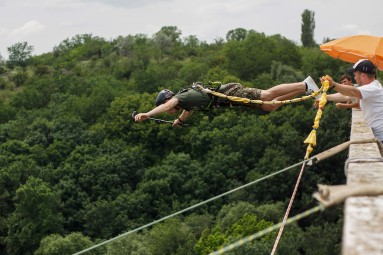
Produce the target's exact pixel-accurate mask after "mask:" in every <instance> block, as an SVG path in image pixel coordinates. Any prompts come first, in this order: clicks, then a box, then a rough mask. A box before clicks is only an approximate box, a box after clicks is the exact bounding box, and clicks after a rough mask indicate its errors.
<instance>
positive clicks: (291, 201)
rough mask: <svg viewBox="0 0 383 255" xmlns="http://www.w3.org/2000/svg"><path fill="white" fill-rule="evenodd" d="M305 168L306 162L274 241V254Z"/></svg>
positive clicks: (272, 252) (272, 253)
mask: <svg viewBox="0 0 383 255" xmlns="http://www.w3.org/2000/svg"><path fill="white" fill-rule="evenodd" d="M304 169H305V164H303V165H302V168H301V171H300V172H299V176H298V180H297V182H296V184H295V187H294V191H293V194H292V195H291V198H290V202H289V206H288V207H287V210H286V213H285V216H284V217H283V221H282V223H281V227H280V229H279V232H278V236H277V238H276V239H275V243H274V246H273V250H272V251H271V255H274V253H275V251H276V250H277V247H278V244H279V240H280V239H281V236H282V232H283V229H284V228H285V225H286V221H287V217H289V213H290V209H291V207H292V205H293V202H294V199H295V195H296V194H297V190H298V187H299V183H300V182H301V179H302V175H303V170H304Z"/></svg>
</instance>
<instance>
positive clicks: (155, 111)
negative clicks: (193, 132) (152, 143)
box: [134, 97, 178, 121]
mask: <svg viewBox="0 0 383 255" xmlns="http://www.w3.org/2000/svg"><path fill="white" fill-rule="evenodd" d="M177 104H178V99H177V98H176V97H172V98H171V99H170V100H169V101H167V102H166V103H164V104H161V105H159V106H157V107H156V108H154V109H152V110H151V111H149V112H146V113H139V114H137V115H136V116H135V117H134V119H135V121H143V120H146V119H147V118H149V117H151V116H153V115H157V114H160V113H163V112H166V111H168V110H170V109H172V108H174V107H176V106H177Z"/></svg>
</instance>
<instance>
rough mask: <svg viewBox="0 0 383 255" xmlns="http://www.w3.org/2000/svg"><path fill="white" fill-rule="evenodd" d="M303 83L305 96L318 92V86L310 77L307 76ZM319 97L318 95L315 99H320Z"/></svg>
mask: <svg viewBox="0 0 383 255" xmlns="http://www.w3.org/2000/svg"><path fill="white" fill-rule="evenodd" d="M303 82H304V83H306V84H307V94H309V95H311V94H312V93H314V92H315V91H318V90H319V88H318V86H317V85H316V83H315V81H314V80H313V78H311V76H307V78H306V79H305V80H304V81H303ZM320 96H321V95H320V94H319V95H317V96H316V97H315V98H316V99H318V98H320Z"/></svg>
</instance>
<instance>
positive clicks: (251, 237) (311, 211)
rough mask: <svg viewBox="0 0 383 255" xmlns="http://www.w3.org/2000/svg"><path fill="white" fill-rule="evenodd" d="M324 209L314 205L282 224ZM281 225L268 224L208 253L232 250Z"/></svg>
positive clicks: (213, 254) (215, 253)
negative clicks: (258, 230) (256, 231)
mask: <svg viewBox="0 0 383 255" xmlns="http://www.w3.org/2000/svg"><path fill="white" fill-rule="evenodd" d="M324 209H325V207H324V206H323V205H322V204H320V205H318V206H316V207H313V208H311V209H309V210H307V211H305V212H303V213H300V214H298V215H295V216H294V217H292V218H290V219H288V220H286V222H285V223H284V224H286V225H288V224H290V223H293V222H295V221H298V220H301V219H303V218H305V217H307V216H309V215H311V214H313V213H316V212H319V211H323V210H324ZM281 225H282V223H278V224H276V225H273V226H270V227H268V228H266V229H264V230H262V231H260V232H258V233H256V234H253V235H251V236H247V237H245V238H243V239H241V240H239V241H237V242H235V243H232V244H230V245H228V246H225V247H223V248H221V249H219V250H217V251H214V252H211V253H209V255H218V254H223V253H225V252H227V251H230V250H232V249H234V248H236V247H238V246H242V245H244V244H245V243H247V242H250V241H252V240H254V239H256V238H259V237H262V236H264V235H266V234H268V233H270V232H272V231H274V230H276V229H278V228H279V227H280V226H281Z"/></svg>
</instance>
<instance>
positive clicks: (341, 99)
mask: <svg viewBox="0 0 383 255" xmlns="http://www.w3.org/2000/svg"><path fill="white" fill-rule="evenodd" d="M354 99H355V98H354V97H349V96H345V95H342V94H341V93H335V94H330V95H327V100H328V101H331V102H347V101H351V100H354Z"/></svg>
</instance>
